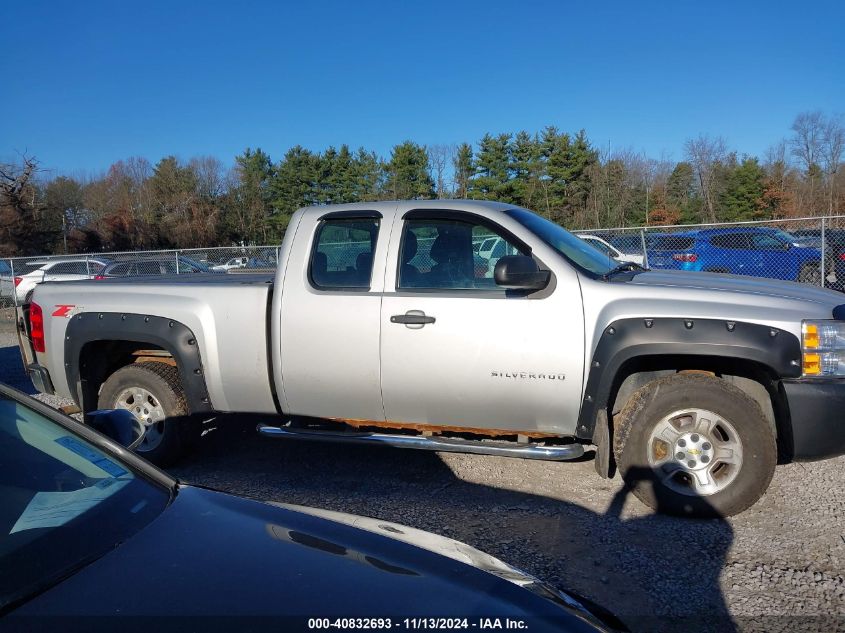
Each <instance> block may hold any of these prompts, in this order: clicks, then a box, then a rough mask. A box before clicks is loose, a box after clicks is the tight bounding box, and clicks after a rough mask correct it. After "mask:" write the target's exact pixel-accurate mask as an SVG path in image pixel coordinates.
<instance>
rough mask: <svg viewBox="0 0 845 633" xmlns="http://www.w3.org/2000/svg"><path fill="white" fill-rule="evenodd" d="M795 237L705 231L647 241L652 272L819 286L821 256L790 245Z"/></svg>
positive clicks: (759, 230)
mask: <svg viewBox="0 0 845 633" xmlns="http://www.w3.org/2000/svg"><path fill="white" fill-rule="evenodd" d="M794 244H795V242H794V237H793V236H791V235H790V234H789V233H786V232H785V231H780V230H778V229H773V228H768V227H736V228H725V229H704V230H700V231H685V232H681V233H661V234H657V235H652V236H651V243H650V244H649V253H648V264H649V267H650V268H656V269H677V270H699V271H705V272H717V273H732V274H736V275H751V276H754V277H767V278H770V279H786V280H790V281H801V282H805V283H815V284H818V283H819V282H820V270H821V253H820V251H819V250H817V249H815V248H806V247H802V246H795V245H794Z"/></svg>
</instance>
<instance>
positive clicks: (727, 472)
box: [647, 409, 742, 496]
mask: <svg viewBox="0 0 845 633" xmlns="http://www.w3.org/2000/svg"><path fill="white" fill-rule="evenodd" d="M647 450H648V463H649V466H651V468H652V469H653V470H654V471H655V472H656V473H657V476H658V478H659V480H660V481H661V483H662V484H663V485H664V486H666V487H667V488H669V489H671V490H673V491H675V492H678V493H680V494H684V495H689V496H708V495H713V494H716V493H717V492H721V491H722V490H724V489H725V488H727V487H728V486H729V485H731V483H732V482H733V480H734V479H736V476H737V475H738V474H739V471H740V469H741V468H742V441H741V440H740V438H739V434H738V433H737V431H736V429H735V428H734V426H733V424H731V423H730V422H729V421H728V420H725V419H724V418H722V417H721V416H720V415H718V414H716V413H713V412H712V411H707V410H705V409H685V410H682V411H675V412H674V413H670V414H669V415H667V416H666V417H665V418H663V419H662V420H661V421H660V422H658V423H657V425H656V426H655V427H654V430H653V431H652V432H651V435H650V437H649V440H648V448H647Z"/></svg>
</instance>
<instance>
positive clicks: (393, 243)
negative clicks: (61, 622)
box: [19, 200, 845, 516]
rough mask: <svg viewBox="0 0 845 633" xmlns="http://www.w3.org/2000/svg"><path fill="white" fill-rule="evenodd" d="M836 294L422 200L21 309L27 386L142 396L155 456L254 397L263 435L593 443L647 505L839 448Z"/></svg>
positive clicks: (736, 493)
mask: <svg viewBox="0 0 845 633" xmlns="http://www.w3.org/2000/svg"><path fill="white" fill-rule="evenodd" d="M491 237H494V238H498V239H500V240H501V245H500V247H498V248H497V249H494V251H491V253H489V254H488V257H487V258H485V257H483V256H481V255H479V253H478V251H479V250H480V245H481V244H482V243H484V241H485V240H488V239H490V238H491ZM491 257H493V258H495V261H490V258H491ZM843 304H845V297H843V296H842V295H840V294H838V293H835V292H832V291H827V290H822V289H819V288H815V287H811V286H808V285H802V284H796V283H788V282H775V281H768V280H759V279H751V278H747V277H737V276H728V275H720V274H709V273H685V272H678V271H661V272H653V271H646V270H643V269H641V268H640V267H639V266H637V265H636V264H620V263H619V262H617V261H614V260H609V259H608V258H607V256H606V255H604V254H602V253H600V252H599V251H597V250H595V249H594V248H593V247H591V246H590V245H589V244H587V243H585V242H584V241H583V240H580V239H578V238H576V237H574V236H573V235H571V234H570V233H568V232H567V231H565V230H564V229H562V228H561V227H560V226H558V225H556V224H554V223H552V222H549V221H548V220H546V219H544V218H542V217H540V216H538V215H535V214H534V213H531V212H530V211H527V210H525V209H520V208H517V207H513V206H510V205H505V204H498V203H490V202H478V201H466V200H459V201H455V200H438V201H403V202H378V203H365V204H355V205H343V206H328V207H313V208H307V209H301V210H299V211H298V212H297V213H296V214H295V215H294V216H293V218H292V219H291V222H290V226H289V228H288V231H287V234H286V236H285V239H284V241H283V243H282V245H281V248H280V251H279V258H278V268H277V271H276V273H275V279H271V278H269V277H253V276H242V275H239V276H237V277H230V276H223V275H220V276H217V275H208V276H196V275H194V276H190V278H184V279H163V278H143V279H136V280H113V281H111V280H105V281H97V282H70V283H63V284H50V283H45V284H42V285H40V286H38V287H37V288H36V289H35V292H34V296H33V300H32V303H31V304H30V305H27V306H25V307H24V308H22V309H21V314H20V319H19V323H20V327H21V347H22V350H23V355H24V362H25V365H26V369H27V371H28V372H29V375H30V376H31V378H32V381H33V383H34V384H35V385H36V387H37V388H38V389H39V390H41V391H43V392H46V393H57V394H60V395H62V396H66V397H70V398H72V399H74V400H75V401H76V402H77V403H78V404H79V406H80V408H81V409H82V410H83V411H86V412H87V411H91V410H93V409H96V408H114V407H124V408H127V409H130V410H131V411H133V412H135V414H136V415H137V416H138V417H139V418H140V419H141V420H142V421H143V422H144V423H145V424H147V425H148V432H147V437H146V439H145V441H144V443H143V444H142V445H141V446H140V448H139V450H140V451H141V452H142V454H145V455H146V456H147V457H149V458H151V459H153V460H155V461H159V462H167V461H169V460H173V459H175V458H176V457H177V456H178V455H179V454H180V453H182V452H183V451H184V450H186V449H187V448H189V447H190V445H191V444H192V443H193V441H194V440H195V439H196V438H197V437H198V436H199V433H200V432H201V421H202V419H204V418H205V419H207V418H208V417H210V416H212V415H219V414H222V413H224V412H232V413H249V414H261V415H262V416H263V417H261V419H264V420H267V421H268V422H267V423H265V424H262V425H260V428H259V431H260V433H262V434H263V435H266V436H269V437H278V438H292V439H306V440H322V441H345V442H357V443H380V444H386V445H391V446H397V447H408V448H419V449H431V450H437V451H455V452H470V453H483V454H495V455H507V456H514V457H523V458H532V459H547V460H567V459H574V458H578V457H580V456H582V455H583V454H584V450H585V448H588V447H594V450H595V455H596V468H597V470H598V472H599V474H600V475H601V476H603V477H611V476H613V473H614V472H615V470H616V468H618V469H619V470H620V472H621V474H622V476H623V477H624V478H625V480H626V482H627V483H628V485H629V486H630V487H631V488H632V490H633V491H634V493H635V494H636V495H637V496H638V497H639V498H640V499H641V500H642V501H643V502H645V503H646V504H647V505H649V506H651V507H653V508H656V509H657V510H659V511H663V512H669V513H676V514H687V515H698V516H702V515H711V516H712V515H722V516H725V515H731V514H734V513H737V512H741V511H742V510H744V509H746V508H748V507H749V506H751V505H752V504H753V503H755V502H756V501H757V500H758V499H759V498H760V497H761V496H762V495H763V493H764V492H765V490H766V488H767V487H768V485H769V482H770V480H771V477H772V474H773V471H774V468H775V464H776V463H777V462H778V460H779V459H780V460H781V461H785V460H812V459H821V458H825V457H830V456H833V455H838V454H842V453H845V420H843V413H842V412H843V411H845V305H843ZM268 414H270V415H268Z"/></svg>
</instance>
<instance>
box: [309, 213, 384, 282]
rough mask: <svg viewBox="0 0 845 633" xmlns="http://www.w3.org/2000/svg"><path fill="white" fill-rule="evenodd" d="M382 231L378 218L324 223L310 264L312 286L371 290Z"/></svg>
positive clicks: (342, 219)
mask: <svg viewBox="0 0 845 633" xmlns="http://www.w3.org/2000/svg"><path fill="white" fill-rule="evenodd" d="M378 229H379V220H378V219H377V218H349V219H347V218H338V219H327V220H323V221H321V222H320V224H319V226H318V228H317V235H316V238H315V245H314V251H313V253H312V255H311V262H310V264H309V274H310V277H311V283H312V284H313V285H314V286H315V287H317V288H322V289H351V290H367V289H369V287H370V283H371V277H372V274H373V252H374V251H375V248H376V240H377V239H378Z"/></svg>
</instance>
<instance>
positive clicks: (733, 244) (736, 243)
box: [710, 233, 751, 250]
mask: <svg viewBox="0 0 845 633" xmlns="http://www.w3.org/2000/svg"><path fill="white" fill-rule="evenodd" d="M710 243H711V244H712V245H713V246H715V247H717V248H729V249H733V250H747V249H749V248H751V240H750V239H749V236H748V234H746V233H725V234H724V235H714V236H713V237H711V238H710Z"/></svg>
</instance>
